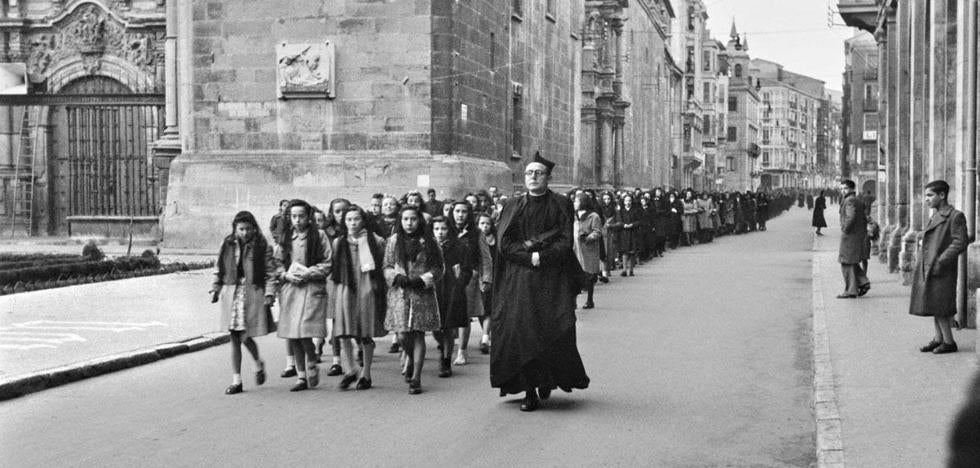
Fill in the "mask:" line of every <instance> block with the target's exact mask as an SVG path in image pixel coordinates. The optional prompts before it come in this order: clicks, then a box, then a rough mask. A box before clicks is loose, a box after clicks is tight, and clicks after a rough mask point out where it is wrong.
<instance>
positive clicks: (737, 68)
mask: <svg viewBox="0 0 980 468" xmlns="http://www.w3.org/2000/svg"><path fill="white" fill-rule="evenodd" d="M741 77H742V65H741V64H737V63H736V64H735V78H741Z"/></svg>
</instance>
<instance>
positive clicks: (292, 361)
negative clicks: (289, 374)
mask: <svg viewBox="0 0 980 468" xmlns="http://www.w3.org/2000/svg"><path fill="white" fill-rule="evenodd" d="M286 367H296V358H295V357H294V356H286Z"/></svg>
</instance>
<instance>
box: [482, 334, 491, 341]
mask: <svg viewBox="0 0 980 468" xmlns="http://www.w3.org/2000/svg"><path fill="white" fill-rule="evenodd" d="M489 342H490V335H483V338H482V339H481V340H480V343H489Z"/></svg>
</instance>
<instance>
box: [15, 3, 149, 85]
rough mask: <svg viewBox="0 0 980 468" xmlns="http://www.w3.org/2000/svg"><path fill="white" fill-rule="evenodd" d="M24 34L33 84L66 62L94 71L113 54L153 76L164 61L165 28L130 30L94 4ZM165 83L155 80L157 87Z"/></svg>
mask: <svg viewBox="0 0 980 468" xmlns="http://www.w3.org/2000/svg"><path fill="white" fill-rule="evenodd" d="M23 34H24V36H25V37H26V39H25V41H24V42H25V43H26V44H27V46H28V50H27V53H26V60H27V67H28V71H29V75H30V79H31V82H33V83H42V82H44V81H45V80H47V78H48V77H49V75H50V72H51V69H52V67H54V66H57V65H58V64H59V63H62V62H64V61H72V60H79V59H80V60H81V61H82V63H83V64H84V67H85V70H86V72H87V73H94V72H96V71H98V69H99V68H100V66H101V63H102V58H103V57H105V56H114V57H117V58H119V59H121V60H123V61H125V62H129V63H131V64H132V65H133V66H135V67H136V68H139V69H140V70H141V71H143V72H144V73H146V74H147V75H148V76H151V77H155V76H156V68H157V67H158V66H162V64H163V63H164V50H163V42H164V39H165V35H166V31H165V29H164V28H163V27H159V28H145V27H143V28H140V29H139V30H133V29H130V28H128V27H127V25H126V24H123V23H121V22H120V21H118V20H117V19H115V18H114V17H113V16H111V15H109V14H108V13H107V12H106V11H105V10H104V9H102V7H100V6H99V5H97V4H94V3H82V4H80V5H79V6H78V7H77V8H75V10H74V11H72V12H71V13H70V14H68V15H67V16H65V17H64V18H62V19H61V20H59V21H58V22H56V23H54V24H52V25H51V26H50V27H44V28H37V27H35V28H33V29H29V30H25V31H24V32H23ZM162 85H163V84H162V83H156V86H155V87H157V88H160V87H161V86H162Z"/></svg>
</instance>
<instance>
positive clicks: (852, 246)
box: [837, 179, 871, 299]
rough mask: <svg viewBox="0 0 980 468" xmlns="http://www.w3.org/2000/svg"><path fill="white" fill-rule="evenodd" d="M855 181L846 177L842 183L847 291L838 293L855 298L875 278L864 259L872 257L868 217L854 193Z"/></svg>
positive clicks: (841, 257) (842, 251)
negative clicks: (864, 264) (868, 273)
mask: <svg viewBox="0 0 980 468" xmlns="http://www.w3.org/2000/svg"><path fill="white" fill-rule="evenodd" d="M854 187H855V184H854V181H853V180H850V179H844V180H842V181H841V183H840V192H841V195H842V196H843V199H841V203H840V229H841V232H842V233H843V235H842V236H841V238H840V249H839V251H838V259H837V260H838V261H839V262H840V264H841V272H842V273H843V274H844V292H843V293H841V294H838V295H837V298H838V299H853V298H856V297H858V296H863V295H865V294H867V293H868V290H870V289H871V281H870V280H868V276H867V274H866V272H865V271H864V269H863V268H861V262H863V261H865V260H867V259H868V257H869V255H870V252H869V246H868V224H867V223H868V218H867V216H865V214H864V205H863V204H862V203H861V200H860V199H858V197H857V196H855V195H854Z"/></svg>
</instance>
